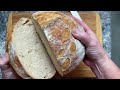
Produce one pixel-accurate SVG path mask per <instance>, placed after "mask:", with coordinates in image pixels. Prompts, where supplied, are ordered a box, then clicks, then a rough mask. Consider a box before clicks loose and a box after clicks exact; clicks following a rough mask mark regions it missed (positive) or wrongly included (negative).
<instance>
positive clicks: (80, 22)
mask: <svg viewBox="0 0 120 90" xmlns="http://www.w3.org/2000/svg"><path fill="white" fill-rule="evenodd" d="M72 18H73V19H74V20H75V21H76V22H77V23H78V24H80V25H81V26H82V27H83V28H84V29H85V31H91V29H90V28H89V27H88V26H87V24H86V23H84V22H83V21H80V20H79V19H77V18H76V17H74V16H72Z"/></svg>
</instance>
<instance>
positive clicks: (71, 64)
mask: <svg viewBox="0 0 120 90" xmlns="http://www.w3.org/2000/svg"><path fill="white" fill-rule="evenodd" d="M32 17H33V21H34V24H35V27H36V31H37V33H38V34H39V36H40V38H41V40H42V42H43V43H44V45H45V47H46V49H47V51H48V54H49V56H50V57H51V60H52V62H53V63H54V66H55V67H56V69H57V71H58V72H59V74H60V75H61V76H63V75H66V74H68V73H69V72H71V71H72V70H74V69H75V68H76V67H77V66H78V65H79V64H80V62H81V61H82V60H83V59H84V56H85V47H84V46H83V44H82V43H81V42H80V41H78V40H77V39H75V38H74V37H73V36H72V34H71V31H72V30H74V29H78V30H81V31H84V29H83V28H82V26H80V25H79V24H78V23H77V22H75V20H74V19H73V18H71V17H70V16H68V15H66V14H63V13H61V12H56V11H38V12H36V13H33V14H32Z"/></svg>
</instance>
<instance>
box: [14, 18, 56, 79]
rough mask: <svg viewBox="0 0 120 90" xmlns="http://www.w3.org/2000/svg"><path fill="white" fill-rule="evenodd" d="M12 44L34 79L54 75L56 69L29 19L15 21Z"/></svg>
mask: <svg viewBox="0 0 120 90" xmlns="http://www.w3.org/2000/svg"><path fill="white" fill-rule="evenodd" d="M12 44H13V47H14V50H15V52H16V55H17V57H18V59H19V61H20V63H21V65H22V66H23V68H24V70H25V71H26V72H27V74H28V75H29V76H31V77H32V78H34V79H49V78H52V77H53V76H54V75H55V73H56V70H55V68H54V66H53V64H52V62H51V60H50V58H49V56H48V54H47V52H46V49H45V47H44V46H43V44H42V42H41V39H40V38H39V37H38V34H37V33H36V30H35V27H34V25H33V22H32V21H31V19H28V18H21V19H20V20H19V21H18V22H17V24H16V25H15V26H14V29H13V33H12Z"/></svg>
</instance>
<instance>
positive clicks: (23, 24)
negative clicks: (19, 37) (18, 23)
mask: <svg viewBox="0 0 120 90" xmlns="http://www.w3.org/2000/svg"><path fill="white" fill-rule="evenodd" d="M29 21H30V20H26V21H25V22H24V23H23V24H22V25H25V24H27V23H28V22H29Z"/></svg>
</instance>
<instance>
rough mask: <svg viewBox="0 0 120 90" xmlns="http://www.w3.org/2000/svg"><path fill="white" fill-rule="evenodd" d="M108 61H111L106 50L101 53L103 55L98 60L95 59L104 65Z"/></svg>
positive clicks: (98, 63) (97, 62)
mask: <svg viewBox="0 0 120 90" xmlns="http://www.w3.org/2000/svg"><path fill="white" fill-rule="evenodd" d="M107 61H109V57H108V55H107V53H106V52H104V53H102V54H101V57H100V58H99V59H98V60H95V64H97V65H100V66H103V65H104V64H105V63H106V62H107Z"/></svg>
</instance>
